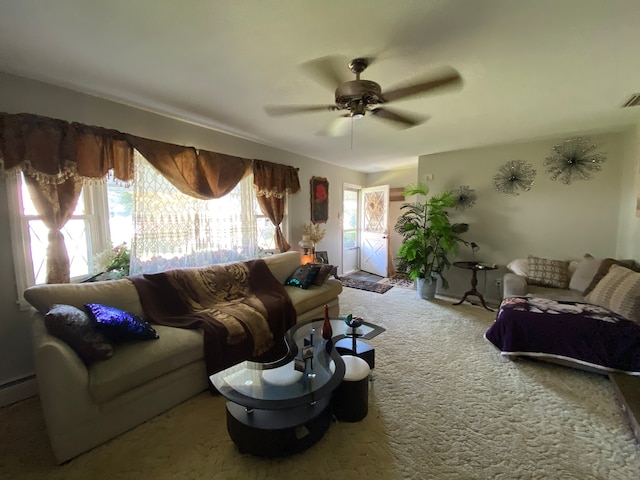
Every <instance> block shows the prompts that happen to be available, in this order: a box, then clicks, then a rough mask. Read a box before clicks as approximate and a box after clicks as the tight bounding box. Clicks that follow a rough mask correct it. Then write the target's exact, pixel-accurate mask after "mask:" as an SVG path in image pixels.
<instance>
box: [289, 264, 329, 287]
mask: <svg viewBox="0 0 640 480" xmlns="http://www.w3.org/2000/svg"><path fill="white" fill-rule="evenodd" d="M319 271H320V267H318V266H317V265H313V264H312V263H307V264H306V265H300V266H299V267H298V268H296V269H295V271H294V272H293V273H292V274H291V275H290V276H289V278H287V281H286V282H284V284H285V285H291V286H293V287H298V288H303V289H306V288H309V285H311V284H312V283H313V281H314V280H315V278H316V276H317V275H318V272H319Z"/></svg>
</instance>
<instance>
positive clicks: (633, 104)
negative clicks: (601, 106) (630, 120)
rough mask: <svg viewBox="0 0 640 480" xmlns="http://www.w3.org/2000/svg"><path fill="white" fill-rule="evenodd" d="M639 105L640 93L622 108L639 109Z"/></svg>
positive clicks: (633, 96)
mask: <svg viewBox="0 0 640 480" xmlns="http://www.w3.org/2000/svg"><path fill="white" fill-rule="evenodd" d="M638 105H640V93H634V94H633V95H631V97H630V98H629V100H627V101H626V102H625V104H624V105H622V108H625V107H637V106H638Z"/></svg>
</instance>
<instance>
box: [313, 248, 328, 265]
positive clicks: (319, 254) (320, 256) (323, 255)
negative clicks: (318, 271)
mask: <svg viewBox="0 0 640 480" xmlns="http://www.w3.org/2000/svg"><path fill="white" fill-rule="evenodd" d="M316 263H326V264H327V265H328V264H329V255H327V252H326V251H324V250H323V251H316Z"/></svg>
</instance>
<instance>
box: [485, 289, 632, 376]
mask: <svg viewBox="0 0 640 480" xmlns="http://www.w3.org/2000/svg"><path fill="white" fill-rule="evenodd" d="M485 337H486V339H487V340H489V341H490V342H491V343H492V344H493V345H495V346H496V348H498V350H500V352H501V354H502V355H504V356H507V357H514V356H525V357H531V358H537V359H542V360H546V361H550V362H555V363H561V364H563V365H570V366H574V367H577V368H581V369H584V370H589V371H594V372H598V373H603V374H605V375H606V374H608V373H610V372H624V373H627V374H630V375H637V376H640V325H638V324H637V323H635V322H632V321H630V320H627V319H626V318H624V317H622V316H621V315H619V314H617V313H615V312H613V311H611V310H609V309H607V308H604V307H601V306H598V305H593V304H589V303H580V302H562V301H555V300H549V299H546V298H539V297H511V298H507V299H505V300H504V301H503V302H502V304H501V305H500V309H499V311H498V314H497V316H496V321H495V322H494V324H493V325H492V326H491V328H489V330H488V331H487V333H486V334H485Z"/></svg>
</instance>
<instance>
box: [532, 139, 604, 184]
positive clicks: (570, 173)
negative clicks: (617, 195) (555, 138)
mask: <svg viewBox="0 0 640 480" xmlns="http://www.w3.org/2000/svg"><path fill="white" fill-rule="evenodd" d="M595 149H596V144H595V143H590V142H589V139H587V138H580V137H578V138H570V139H568V140H565V141H564V142H562V143H559V144H558V145H555V146H554V147H553V148H552V150H553V155H551V156H550V157H547V159H546V160H545V161H544V166H545V167H547V173H550V174H551V177H550V178H551V180H556V179H558V178H559V179H561V180H562V183H564V184H565V185H569V184H571V181H572V180H588V179H590V178H591V175H592V174H594V173H596V172H599V171H600V168H601V167H600V164H601V163H602V162H604V161H605V160H606V158H607V157H606V156H605V154H603V153H591V152H593V150H595Z"/></svg>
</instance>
